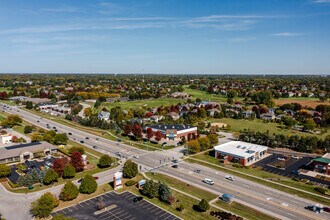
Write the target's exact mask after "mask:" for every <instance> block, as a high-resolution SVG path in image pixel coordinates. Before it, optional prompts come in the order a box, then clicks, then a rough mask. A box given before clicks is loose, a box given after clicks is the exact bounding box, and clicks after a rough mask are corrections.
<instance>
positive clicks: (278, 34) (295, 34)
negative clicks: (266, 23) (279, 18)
mask: <svg viewBox="0 0 330 220" xmlns="http://www.w3.org/2000/svg"><path fill="white" fill-rule="evenodd" d="M272 35H273V36H276V37H295V36H302V35H305V34H304V33H295V32H281V33H275V34H272Z"/></svg>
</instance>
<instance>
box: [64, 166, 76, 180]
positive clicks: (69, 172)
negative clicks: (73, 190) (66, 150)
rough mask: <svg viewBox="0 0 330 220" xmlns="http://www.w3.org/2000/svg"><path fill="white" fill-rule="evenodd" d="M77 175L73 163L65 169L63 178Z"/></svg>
mask: <svg viewBox="0 0 330 220" xmlns="http://www.w3.org/2000/svg"><path fill="white" fill-rule="evenodd" d="M75 176H76V170H75V168H74V167H73V166H72V165H71V164H67V165H66V166H65V168H64V171H63V178H64V179H67V178H68V179H70V178H73V177H75Z"/></svg>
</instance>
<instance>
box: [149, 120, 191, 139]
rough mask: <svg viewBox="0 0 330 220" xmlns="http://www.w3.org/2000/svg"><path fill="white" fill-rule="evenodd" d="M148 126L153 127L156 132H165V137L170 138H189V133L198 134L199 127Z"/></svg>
mask: <svg viewBox="0 0 330 220" xmlns="http://www.w3.org/2000/svg"><path fill="white" fill-rule="evenodd" d="M146 128H151V129H152V131H153V132H154V134H155V133H156V132H157V131H160V132H161V133H162V134H163V138H167V139H169V140H175V139H180V138H181V137H185V138H186V139H188V135H193V134H194V135H197V127H194V126H191V125H160V124H158V125H150V126H147V127H146Z"/></svg>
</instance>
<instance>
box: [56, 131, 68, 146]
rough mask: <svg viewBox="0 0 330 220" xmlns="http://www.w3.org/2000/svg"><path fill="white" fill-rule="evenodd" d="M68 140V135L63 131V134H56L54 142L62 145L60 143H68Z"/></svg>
mask: <svg viewBox="0 0 330 220" xmlns="http://www.w3.org/2000/svg"><path fill="white" fill-rule="evenodd" d="M67 142H68V136H67V135H66V134H65V133H63V134H56V135H55V137H54V144H56V145H60V144H67Z"/></svg>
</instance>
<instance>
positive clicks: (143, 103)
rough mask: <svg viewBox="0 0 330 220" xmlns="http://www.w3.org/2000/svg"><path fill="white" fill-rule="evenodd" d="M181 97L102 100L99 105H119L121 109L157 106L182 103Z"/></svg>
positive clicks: (111, 106) (109, 106)
mask: <svg viewBox="0 0 330 220" xmlns="http://www.w3.org/2000/svg"><path fill="white" fill-rule="evenodd" d="M184 102H185V100H183V99H176V98H161V99H147V100H136V101H127V102H104V103H102V105H101V107H100V108H101V109H102V108H103V107H107V108H109V109H110V108H113V107H115V106H120V107H121V108H122V109H131V108H133V109H134V108H140V107H150V108H154V107H159V106H161V105H176V104H177V103H184Z"/></svg>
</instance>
